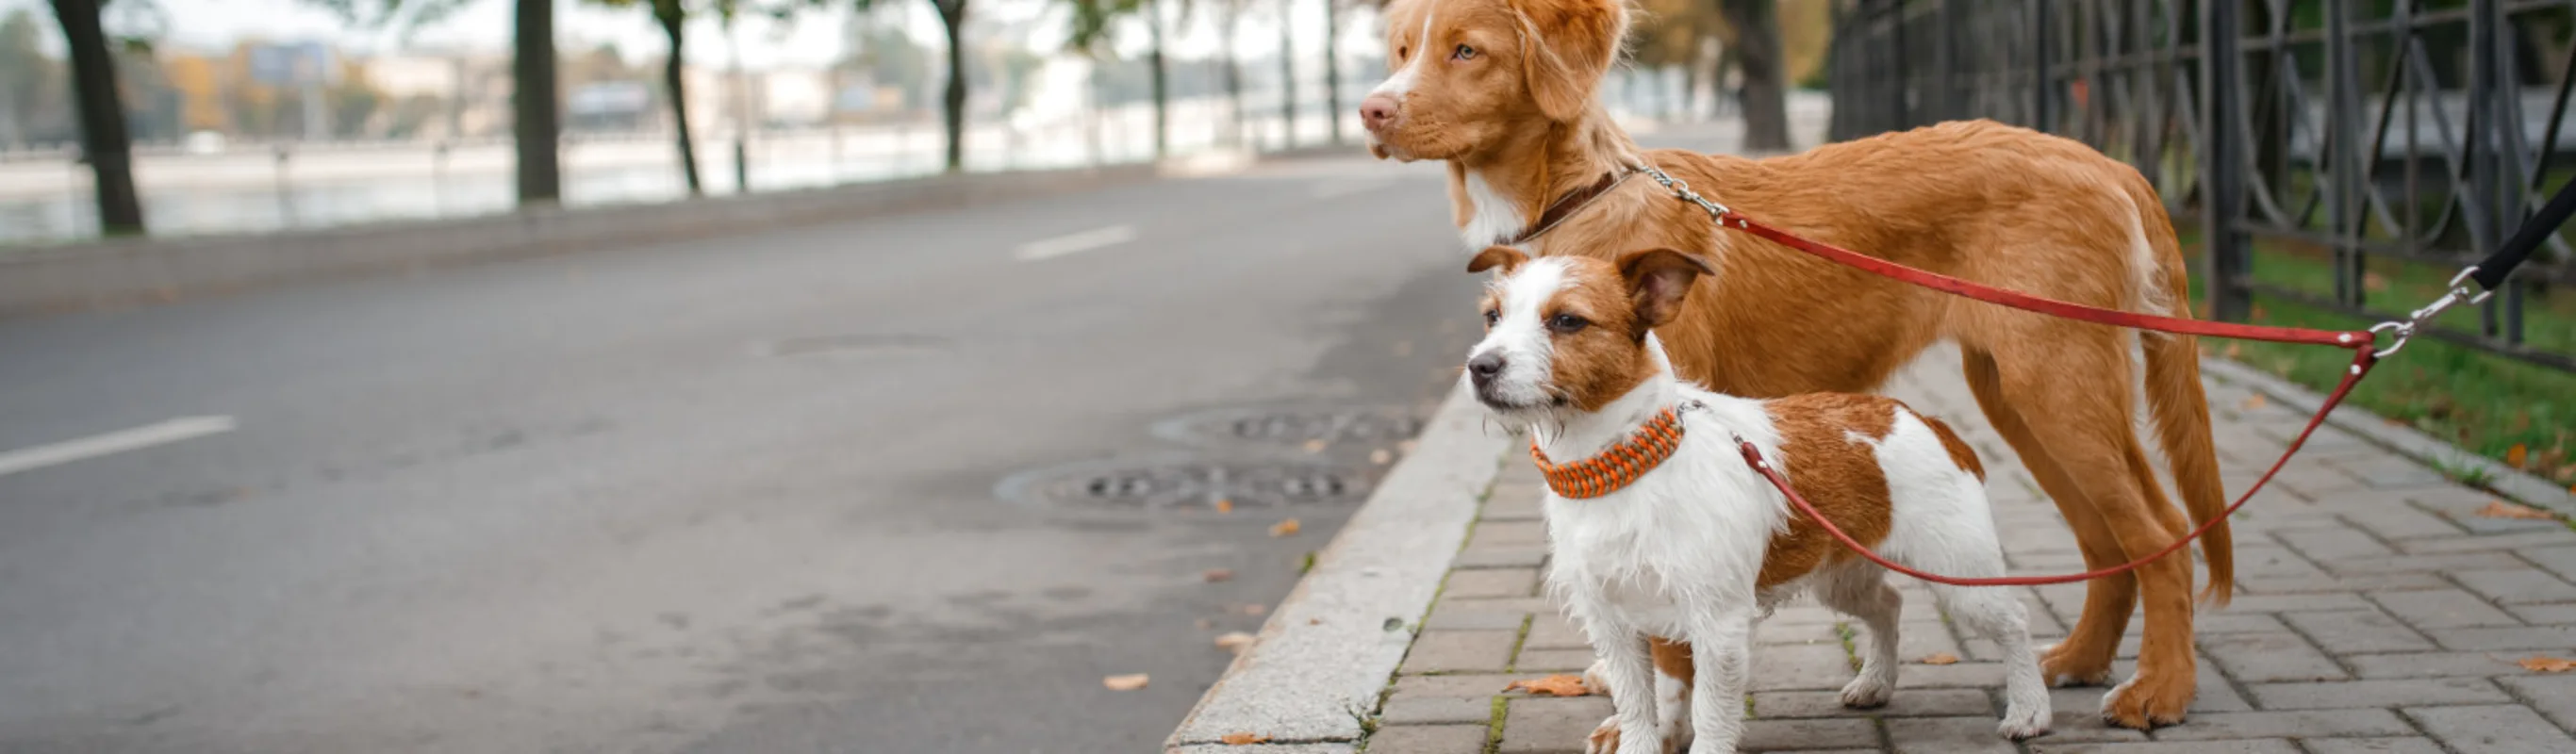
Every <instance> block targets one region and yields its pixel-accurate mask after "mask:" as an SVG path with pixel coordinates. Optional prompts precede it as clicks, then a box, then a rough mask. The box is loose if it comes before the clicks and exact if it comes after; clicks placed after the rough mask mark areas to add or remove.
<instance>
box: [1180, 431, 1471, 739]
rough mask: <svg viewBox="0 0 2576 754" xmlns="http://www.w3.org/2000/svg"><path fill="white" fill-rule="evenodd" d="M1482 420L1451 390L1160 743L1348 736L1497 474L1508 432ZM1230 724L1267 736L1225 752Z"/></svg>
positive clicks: (1373, 704)
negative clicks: (1409, 448)
mask: <svg viewBox="0 0 2576 754" xmlns="http://www.w3.org/2000/svg"><path fill="white" fill-rule="evenodd" d="M1484 418H1485V417H1484V409H1483V408H1482V407H1480V406H1478V405H1477V404H1476V402H1475V400H1474V399H1473V398H1471V397H1470V396H1469V395H1468V394H1467V392H1466V391H1465V390H1463V389H1460V390H1453V391H1452V392H1451V393H1450V394H1449V397H1448V399H1447V400H1445V401H1443V402H1442V403H1441V404H1440V409H1439V411H1438V412H1437V413H1435V414H1433V415H1432V418H1431V421H1430V422H1429V423H1427V424H1425V425H1424V427H1423V430H1422V436H1421V437H1420V438H1419V441H1418V442H1417V443H1416V445H1415V447H1414V451H1413V453H1412V454H1411V455H1407V456H1405V458H1404V460H1403V461H1402V462H1401V463H1399V464H1397V465H1396V467H1395V468H1394V469H1393V470H1392V471H1389V472H1388V473H1387V476H1386V481H1384V482H1382V483H1380V484H1379V485H1378V488H1377V491H1376V492H1375V493H1374V494H1372V495H1370V496H1369V500H1368V503H1367V504H1366V505H1365V506H1363V507H1362V508H1360V510H1359V512H1358V513H1356V514H1354V515H1352V516H1351V520H1350V522H1349V523H1347V524H1345V525H1343V527H1342V531H1341V533H1340V534H1339V535H1337V536H1335V537H1334V538H1333V542H1332V544H1331V545H1329V546H1327V547H1325V548H1324V550H1323V552H1321V553H1319V554H1318V555H1317V556H1316V559H1315V568H1314V570H1313V571H1311V572H1308V573H1307V574H1306V576H1305V578H1303V579H1300V580H1299V581H1298V582H1297V588H1296V589H1295V590H1293V591H1291V592H1289V594H1288V598H1287V599H1286V600H1284V601H1282V602H1280V603H1279V607H1278V609H1277V610H1274V611H1272V613H1271V617H1270V621H1269V622H1268V623H1265V624H1263V625H1262V627H1261V635H1260V637H1259V640H1258V641H1256V642H1254V643H1253V645H1252V646H1251V647H1250V648H1249V649H1247V650H1245V651H1244V652H1243V654H1242V655H1240V656H1238V657H1236V658H1235V659H1234V664H1233V665H1232V666H1229V667H1227V668H1226V671H1225V675H1224V676H1223V677H1220V678H1218V679H1217V682H1216V685H1215V686H1214V687H1211V688H1209V689H1208V692H1207V694H1206V695H1205V696H1202V697H1200V698H1199V703H1198V706H1197V707H1195V708H1193V709H1191V710H1190V714H1189V716H1188V717H1186V718H1183V719H1182V720H1181V725H1180V727H1179V728H1178V729H1176V730H1174V731H1172V735H1171V737H1170V738H1169V739H1167V740H1166V741H1165V742H1164V749H1165V751H1166V752H1169V753H1171V754H1181V753H1183V752H1200V751H1209V750H1215V749H1220V748H1221V749H1230V750H1236V751H1261V752H1300V753H1301V754H1302V753H1306V752H1312V753H1313V754H1326V753H1328V752H1349V751H1352V750H1353V749H1354V748H1355V747H1356V746H1357V745H1358V743H1359V741H1360V739H1361V737H1362V736H1363V730H1362V728H1361V725H1360V721H1361V720H1362V719H1363V718H1366V717H1368V716H1370V715H1372V714H1374V713H1375V711H1376V709H1377V705H1378V695H1379V693H1380V692H1381V691H1383V690H1384V689H1385V688H1386V687H1387V683H1388V679H1389V678H1391V677H1393V676H1394V675H1395V669H1396V666H1397V664H1398V663H1401V662H1403V660H1404V653H1405V651H1406V649H1407V648H1409V647H1411V646H1412V644H1413V630H1412V629H1413V627H1414V624H1415V623H1416V622H1418V621H1420V620H1421V619H1422V617H1423V614H1424V612H1425V611H1427V610H1429V609H1430V607H1431V601H1432V599H1433V598H1434V597H1436V596H1438V594H1439V591H1440V584H1441V579H1442V578H1443V577H1444V576H1445V575H1446V574H1447V573H1448V571H1449V565H1450V563H1451V561H1453V560H1455V559H1456V558H1457V554H1458V548H1459V547H1460V546H1461V545H1463V544H1465V542H1466V540H1467V533H1468V527H1469V524H1470V523H1471V522H1472V521H1473V520H1474V519H1475V517H1476V508H1477V501H1478V499H1479V498H1481V497H1482V496H1483V495H1484V494H1485V492H1486V491H1487V490H1488V489H1489V488H1490V487H1491V486H1492V484H1493V480H1494V477H1495V475H1496V474H1497V473H1498V472H1499V471H1500V469H1501V465H1502V458H1503V452H1504V449H1505V448H1506V447H1507V446H1508V445H1509V444H1510V438H1508V437H1505V436H1502V435H1501V434H1499V433H1488V432H1486V431H1485V425H1484ZM1234 733H1251V734H1255V735H1262V736H1268V737H1269V740H1270V741H1271V743H1270V744H1269V745H1266V746H1248V747H1223V746H1222V745H1221V739H1222V738H1223V737H1225V736H1226V735H1228V734H1234Z"/></svg>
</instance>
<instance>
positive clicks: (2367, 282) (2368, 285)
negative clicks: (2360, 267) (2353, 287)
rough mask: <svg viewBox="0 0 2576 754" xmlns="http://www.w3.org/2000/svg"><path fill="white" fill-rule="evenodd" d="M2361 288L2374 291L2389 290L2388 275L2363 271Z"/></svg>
mask: <svg viewBox="0 0 2576 754" xmlns="http://www.w3.org/2000/svg"><path fill="white" fill-rule="evenodd" d="M2361 289H2362V290H2365V291H2372V292H2377V291H2384V290H2388V276H2386V275H2381V274H2379V273H2376V272H2364V273H2361Z"/></svg>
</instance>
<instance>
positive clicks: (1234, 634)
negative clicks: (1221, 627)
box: [1216, 631, 1252, 652]
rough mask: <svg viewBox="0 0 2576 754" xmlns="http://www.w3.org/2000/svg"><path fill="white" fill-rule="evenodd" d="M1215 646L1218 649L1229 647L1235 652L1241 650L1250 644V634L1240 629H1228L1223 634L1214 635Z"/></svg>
mask: <svg viewBox="0 0 2576 754" xmlns="http://www.w3.org/2000/svg"><path fill="white" fill-rule="evenodd" d="M1216 646H1217V648H1218V649H1230V650H1234V651H1236V652H1241V651H1243V648H1244V647H1249V646H1252V635H1251V634H1247V633H1244V632H1241V631H1228V632H1226V633H1225V634H1224V635H1222V636H1218V637H1216Z"/></svg>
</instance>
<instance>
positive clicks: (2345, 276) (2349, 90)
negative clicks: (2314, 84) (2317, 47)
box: [2325, 0, 2367, 306]
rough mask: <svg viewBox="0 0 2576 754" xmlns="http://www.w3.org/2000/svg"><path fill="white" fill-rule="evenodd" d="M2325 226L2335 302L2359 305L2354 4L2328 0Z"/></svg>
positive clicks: (2358, 139) (2357, 87)
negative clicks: (2329, 250) (2353, 37)
mask: <svg viewBox="0 0 2576 754" xmlns="http://www.w3.org/2000/svg"><path fill="white" fill-rule="evenodd" d="M2325 15H2326V112H2327V113H2328V114H2327V116H2326V118H2325V129H2326V133H2325V139H2326V140H2327V141H2326V147H2327V148H2328V150H2327V152H2326V154H2325V158H2326V180H2327V181H2328V182H2327V183H2326V185H2325V191H2326V223H2327V225H2328V226H2329V230H2328V232H2327V238H2328V243H2330V244H2331V245H2332V254H2333V259H2334V295H2335V302H2336V303H2339V304H2345V305H2348V306H2360V305H2361V303H2362V299H2363V298H2364V297H2365V296H2366V295H2367V291H2366V290H2365V286H2363V285H2362V279H2361V278H2362V254H2361V249H2360V246H2359V244H2360V241H2361V238H2360V228H2361V223H2360V219H2361V210H2362V207H2363V206H2364V205H2363V203H2362V202H2360V201H2359V198H2358V197H2357V196H2356V194H2359V193H2360V191H2361V189H2362V186H2361V184H2360V182H2359V179H2360V177H2361V129H2362V126H2363V125H2364V122H2365V121H2364V120H2363V115H2364V114H2363V113H2362V111H2361V91H2360V83H2359V82H2358V79H2359V78H2360V76H2361V65H2360V63H2359V62H2358V60H2359V58H2358V56H2357V53H2356V52H2355V51H2354V50H2353V47H2354V45H2353V42H2352V38H2351V37H2352V0H2326V6H2325Z"/></svg>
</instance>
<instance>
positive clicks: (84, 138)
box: [53, 0, 143, 236]
mask: <svg viewBox="0 0 2576 754" xmlns="http://www.w3.org/2000/svg"><path fill="white" fill-rule="evenodd" d="M53 3H54V19H55V20H57V21H60V22H61V23H62V26H63V41H64V42H65V44H66V46H68V47H70V48H71V54H72V94H73V95H75V96H76V98H77V99H78V102H76V103H74V104H75V105H76V106H77V107H78V108H79V112H80V133H81V159H84V160H88V161H89V169H90V174H91V175H92V176H93V179H92V181H91V183H92V185H94V186H95V187H96V189H97V193H98V225H99V231H100V232H101V233H103V234H106V235H111V236H120V235H130V234H139V233H142V232H143V200H142V197H141V196H140V195H138V194H136V193H135V191H134V169H133V166H134V142H133V140H132V139H131V138H130V137H128V136H127V135H126V133H125V102H124V100H122V99H121V98H120V97H119V95H118V94H117V88H116V63H115V58H114V56H113V55H111V54H110V53H109V51H108V46H107V31H106V30H105V29H102V28H100V26H99V21H98V8H99V4H100V3H99V0H53Z"/></svg>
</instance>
